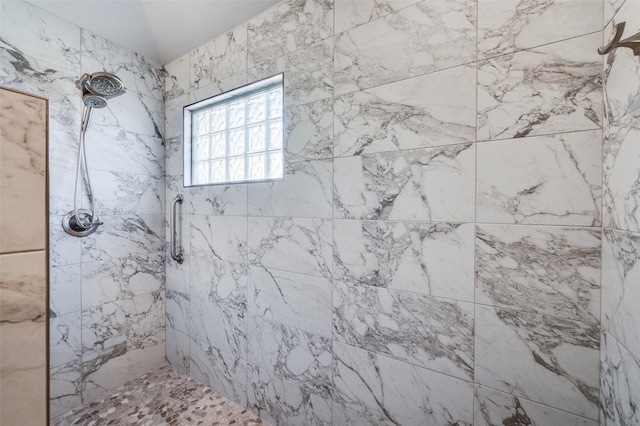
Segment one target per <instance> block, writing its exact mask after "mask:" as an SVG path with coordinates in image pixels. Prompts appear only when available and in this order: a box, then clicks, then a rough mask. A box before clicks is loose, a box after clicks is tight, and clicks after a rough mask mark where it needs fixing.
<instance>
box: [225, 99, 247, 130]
mask: <svg viewBox="0 0 640 426" xmlns="http://www.w3.org/2000/svg"><path fill="white" fill-rule="evenodd" d="M244 112H245V111H244V99H240V100H237V101H234V102H231V103H230V104H229V105H228V106H227V118H228V122H229V127H230V128H233V127H239V126H244V122H245V120H244Z"/></svg>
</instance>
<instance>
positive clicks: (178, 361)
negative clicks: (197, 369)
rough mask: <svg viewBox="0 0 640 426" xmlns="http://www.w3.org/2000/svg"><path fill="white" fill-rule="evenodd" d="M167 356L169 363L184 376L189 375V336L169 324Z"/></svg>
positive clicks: (167, 329) (166, 345) (166, 344)
mask: <svg viewBox="0 0 640 426" xmlns="http://www.w3.org/2000/svg"><path fill="white" fill-rule="evenodd" d="M166 338H167V340H166V342H165V356H166V358H167V362H168V363H169V364H171V366H172V367H173V368H175V369H176V370H178V371H179V372H181V373H182V374H187V375H188V374H189V365H190V363H191V361H190V358H189V336H188V335H186V334H183V333H181V332H179V331H177V330H174V329H173V328H171V327H169V323H168V322H167V328H166Z"/></svg>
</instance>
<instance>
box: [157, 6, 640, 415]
mask: <svg viewBox="0 0 640 426" xmlns="http://www.w3.org/2000/svg"><path fill="white" fill-rule="evenodd" d="M628 1H629V0H628ZM616 7H619V5H617V6H616V5H613V4H612V5H608V8H609V9H607V10H610V9H613V8H616ZM623 7H624V6H623ZM608 13H609V12H608ZM577 15H579V16H580V17H581V19H575V17H576V16H577ZM603 19H604V18H603V4H602V0H575V1H564V0H518V1H496V0H477V1H475V0H455V1H450V0H448V1H447V0H424V1H416V0H306V1H303V0H284V1H282V2H281V3H279V4H278V5H276V6H275V7H273V8H271V9H269V10H267V11H266V12H264V13H263V14H261V15H259V16H257V17H255V18H254V19H251V20H250V21H249V22H247V23H246V24H243V25H241V26H239V27H237V28H235V29H232V30H230V31H229V32H228V33H226V34H223V35H221V36H220V37H218V38H216V39H214V40H212V41H210V42H207V43H205V44H204V45H202V46H200V47H198V48H196V49H194V50H193V51H192V52H191V53H189V54H187V55H185V56H183V57H181V58H179V59H177V60H175V61H173V62H171V63H169V64H167V65H166V67H165V68H166V70H167V85H166V91H165V96H166V98H167V100H166V122H165V128H166V132H167V137H168V138H169V139H168V143H167V146H166V156H167V158H166V165H167V169H166V172H167V178H166V181H167V195H166V199H167V200H170V199H172V198H173V197H174V196H175V195H176V194H177V193H182V194H183V195H184V197H185V202H184V204H183V205H182V219H181V224H180V226H181V228H180V233H181V235H182V245H183V250H184V252H185V254H186V261H185V263H184V264H182V265H177V264H176V263H175V262H171V261H168V263H167V295H168V296H167V298H168V304H167V324H168V326H167V339H168V341H167V356H168V358H169V359H170V362H171V363H172V364H173V365H175V366H176V368H178V369H180V370H181V371H185V372H190V374H191V375H192V376H194V377H196V378H198V379H199V380H204V381H205V382H206V383H207V384H209V385H210V386H213V387H214V388H215V389H216V390H217V391H220V392H222V393H223V394H225V395H226V396H228V397H230V398H232V399H234V400H236V401H238V402H241V403H243V404H247V406H248V407H249V408H250V409H252V410H254V411H255V412H256V413H258V414H259V415H261V416H262V417H263V418H265V419H266V420H268V421H271V422H274V423H277V424H309V425H328V424H334V425H365V424H380V425H386V424H390V425H391V424H430V425H431V424H433V425H440V424H459V425H472V424H477V425H493V424H512V423H513V424H515V422H521V423H518V424H532V425H533V424H536V425H551V424H554V425H555V424H558V425H559V424H562V425H589V426H594V425H596V424H597V423H598V418H599V394H600V391H601V387H602V389H603V392H605V391H606V392H613V391H609V389H612V388H613V387H615V386H617V385H621V383H619V381H620V379H621V377H623V376H622V375H621V374H620V373H616V375H614V376H613V377H612V378H611V380H609V381H607V382H606V383H604V382H603V383H602V384H601V382H600V380H599V374H600V367H599V366H600V362H601V359H600V347H601V334H600V324H601V311H600V304H601V301H602V303H603V304H605V303H614V301H613V300H612V301H610V302H607V301H606V300H605V299H604V298H603V297H602V293H601V285H602V280H601V269H602V268H601V264H602V259H601V251H602V246H603V244H604V245H605V246H606V245H607V244H608V243H607V238H609V239H611V238H613V237H616V238H621V237H619V236H611V237H608V236H606V235H605V241H604V242H603V237H602V234H601V231H602V226H603V224H606V223H607V221H610V220H616V221H624V222H625V223H632V222H633V220H634V219H633V218H629V217H627V216H625V214H624V213H625V212H629V211H633V212H635V211H636V210H634V205H633V204H632V203H631V204H628V200H627V199H624V200H623V201H622V202H618V201H616V202H614V201H615V200H613V199H612V201H611V202H610V203H609V204H610V205H611V213H610V212H609V211H608V210H607V207H606V206H607V203H608V202H607V201H606V199H607V197H610V195H609V194H608V193H607V192H606V191H605V192H604V194H603V184H602V170H603V166H602V164H603V160H602V159H603V149H602V129H603V123H604V122H605V121H604V117H603V113H602V110H603V84H602V75H603V74H602V58H601V57H600V56H598V55H597V53H596V51H595V49H596V48H597V47H598V46H600V45H601V44H602V38H603V34H602V29H603ZM219 52H231V53H230V54H229V55H220V54H219ZM245 54H246V55H245ZM281 71H282V72H284V74H285V113H286V117H287V118H286V124H285V125H286V128H287V135H286V150H287V153H286V155H287V159H288V162H287V170H286V175H285V179H284V181H283V182H276V183H256V184H248V185H236V186H212V187H200V188H184V187H183V186H182V149H183V148H182V146H183V141H182V136H181V133H182V115H181V114H182V112H181V111H182V106H184V105H186V104H188V103H190V102H194V101H196V100H201V99H204V98H206V97H209V96H212V95H215V94H217V93H221V92H222V91H225V90H228V89H231V88H233V87H234V86H238V85H241V84H245V83H247V82H250V81H253V80H255V79H258V78H261V77H265V76H268V75H271V74H273V73H276V72H281ZM619 72H622V71H619ZM610 90H614V89H613V88H612V89H610ZM615 90H617V92H618V93H626V92H625V90H627V91H628V87H626V88H624V87H619V88H615ZM621 96H622V95H621ZM611 108H613V107H611ZM611 108H610V109H611ZM615 108H616V111H620V110H623V109H625V108H626V109H629V108H631V107H630V106H624V105H621V104H616V105H615ZM610 129H611V130H610V131H611V132H612V134H613V133H614V131H615V135H620V136H619V137H623V135H629V136H628V138H632V137H633V134H634V133H633V131H634V128H633V127H632V126H631V125H630V124H628V123H627V122H621V124H620V126H618V127H610ZM629 140H630V139H629ZM620 143H622V142H620ZM621 149H625V150H626V151H627V152H628V153H631V155H623V156H621V158H620V160H615V159H613V158H611V159H609V160H608V161H609V162H614V161H623V162H625V163H626V162H631V161H632V159H631V158H629V157H631V156H632V155H634V154H633V153H634V152H635V151H633V149H634V148H633V146H632V145H629V146H628V147H627V146H626V145H625V147H624V148H621ZM611 150H613V148H612V149H611ZM611 150H610V151H611ZM604 155H605V163H606V161H607V160H606V158H607V155H608V154H607V147H606V146H605V153H604ZM634 170H635V169H634ZM611 176H612V177H611V179H612V180H616V181H617V182H620V185H619V189H618V190H619V191H622V192H624V191H627V192H626V193H629V192H630V191H633V189H634V188H635V187H634V182H635V181H634V180H633V179H632V178H631V177H630V176H629V175H626V174H624V172H623V173H620V174H615V173H612V174H611ZM603 199H605V209H604V210H603V208H602V204H603ZM636 219H637V218H636ZM635 223H637V222H635ZM625 241H626V242H625V244H626V245H625V246H624V247H625V249H624V252H625V253H626V252H628V250H630V249H631V248H632V247H635V245H634V244H636V243H637V242H636V241H635V240H633V239H629V238H627V240H625ZM636 245H637V244H636ZM612 256H613V257H615V255H612ZM605 261H606V260H605ZM629 274H631V275H629V278H626V275H625V276H622V277H619V279H618V284H617V285H616V288H618V290H617V291H618V294H619V292H620V291H621V288H622V286H624V284H625V283H627V282H629V283H630V282H632V281H633V275H632V274H633V271H631V272H629ZM627 291H629V292H631V291H632V290H627ZM612 294H613V293H612ZM617 297H620V296H619V295H618V296H617ZM629 310H630V306H620V307H619V310H618V311H617V312H615V313H614V314H613V315H612V317H611V320H610V321H611V323H612V324H614V326H612V327H613V328H614V329H615V330H617V331H616V333H618V334H619V335H626V336H627V337H626V339H627V341H629V342H632V343H627V344H629V345H631V344H637V343H638V342H637V341H636V340H634V337H633V336H632V335H631V334H632V333H633V331H629V330H628V329H626V330H625V329H624V326H623V324H621V320H620V318H621V317H623V316H624V315H627V312H628V311H629ZM201 315H204V316H205V318H200V316H201ZM602 320H603V321H605V320H607V321H608V317H606V316H604V317H603V318H602ZM203 323H204V324H203ZM207 323H209V325H208V326H207V325H206V324H207ZM212 324H215V325H212ZM625 333H626V334H625ZM603 342H605V344H606V341H604V340H603ZM623 349H624V347H622V346H620V345H618V346H611V347H610V348H609V351H608V352H606V353H607V358H606V359H608V360H612V362H614V361H613V360H618V359H621V356H623V355H621V354H623ZM603 353H604V352H603ZM621 365H623V366H624V368H631V367H632V366H633V365H634V363H633V360H632V359H630V358H624V363H623V364H621ZM636 365H637V364H636ZM611 370H614V367H612V368H611ZM634 377H635V376H634ZM408 401H409V402H408ZM626 408H627V409H629V406H627V407H626ZM623 415H624V413H623V414H620V415H619V417H620V416H623ZM525 420H526V421H525Z"/></svg>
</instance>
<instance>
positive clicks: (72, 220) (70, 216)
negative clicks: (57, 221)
mask: <svg viewBox="0 0 640 426" xmlns="http://www.w3.org/2000/svg"><path fill="white" fill-rule="evenodd" d="M78 217H79V218H80V221H86V222H87V223H88V225H85V224H83V223H78V221H77V220H76V213H75V211H74V210H71V211H70V212H69V213H67V214H66V215H64V217H63V218H62V228H63V229H64V231H65V232H66V233H67V234H70V235H73V236H74V237H86V236H87V235H91V234H93V233H94V232H96V230H97V229H98V226H100V225H102V224H103V222H100V220H99V219H98V216H96V215H94V214H93V212H92V211H91V210H87V209H78Z"/></svg>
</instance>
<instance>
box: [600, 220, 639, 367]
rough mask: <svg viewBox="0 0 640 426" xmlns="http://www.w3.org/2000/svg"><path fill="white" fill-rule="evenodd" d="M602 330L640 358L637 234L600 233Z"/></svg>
mask: <svg viewBox="0 0 640 426" xmlns="http://www.w3.org/2000/svg"><path fill="white" fill-rule="evenodd" d="M603 235H604V240H603V244H602V328H603V329H605V330H607V331H608V332H609V333H610V334H612V335H613V336H614V337H615V338H616V339H617V340H619V341H620V342H621V343H622V344H623V345H624V346H625V347H626V348H628V349H629V350H630V351H631V352H632V353H634V354H635V356H636V357H638V358H640V327H638V324H640V311H639V310H638V300H640V299H639V298H640V285H639V283H640V234H635V233H630V232H623V231H616V230H612V229H605V230H604V233H603Z"/></svg>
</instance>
